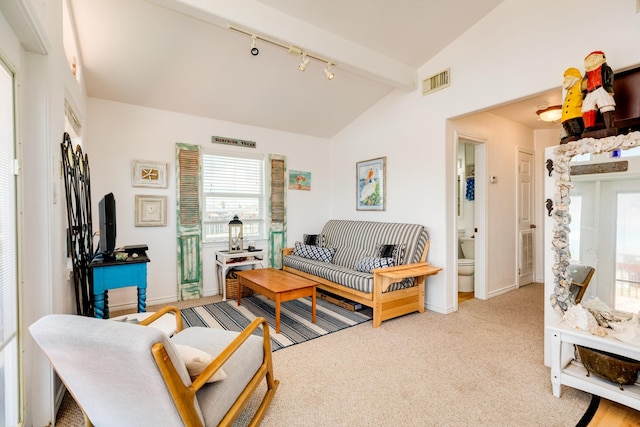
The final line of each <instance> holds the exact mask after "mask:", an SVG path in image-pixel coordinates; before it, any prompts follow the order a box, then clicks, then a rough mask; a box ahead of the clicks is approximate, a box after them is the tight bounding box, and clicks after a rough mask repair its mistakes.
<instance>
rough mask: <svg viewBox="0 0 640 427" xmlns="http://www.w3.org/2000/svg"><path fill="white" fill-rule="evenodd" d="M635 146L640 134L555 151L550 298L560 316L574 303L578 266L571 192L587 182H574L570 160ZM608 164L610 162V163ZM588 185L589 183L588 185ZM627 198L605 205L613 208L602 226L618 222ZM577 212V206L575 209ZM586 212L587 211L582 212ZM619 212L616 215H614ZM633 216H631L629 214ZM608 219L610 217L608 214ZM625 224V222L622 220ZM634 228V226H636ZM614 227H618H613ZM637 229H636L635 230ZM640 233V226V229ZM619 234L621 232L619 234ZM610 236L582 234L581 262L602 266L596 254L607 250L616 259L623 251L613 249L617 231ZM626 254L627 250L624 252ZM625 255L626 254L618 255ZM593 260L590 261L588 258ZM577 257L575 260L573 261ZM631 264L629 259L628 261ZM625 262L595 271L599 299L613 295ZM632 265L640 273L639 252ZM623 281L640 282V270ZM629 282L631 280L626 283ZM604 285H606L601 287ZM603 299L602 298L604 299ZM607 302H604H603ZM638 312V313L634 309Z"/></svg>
mask: <svg viewBox="0 0 640 427" xmlns="http://www.w3.org/2000/svg"><path fill="white" fill-rule="evenodd" d="M636 146H640V132H631V133H628V134H626V135H618V136H614V137H608V138H601V139H593V138H585V139H581V140H579V141H573V142H570V143H568V144H565V145H560V146H558V147H556V148H555V149H554V150H553V159H552V160H553V175H554V181H555V193H554V200H553V211H552V213H551V215H552V217H553V219H554V229H553V239H552V248H551V249H552V250H553V251H554V252H555V262H554V265H553V267H552V272H553V277H554V292H553V294H552V295H551V305H552V306H553V307H554V309H555V310H556V311H558V312H559V313H561V314H562V313H564V312H565V311H566V310H567V308H568V307H569V306H571V305H572V304H573V303H572V296H571V292H570V274H569V273H570V272H569V268H568V267H569V265H570V264H572V263H576V259H575V258H574V257H572V254H571V251H570V250H569V247H570V242H572V243H571V246H572V247H573V246H575V245H574V242H575V240H574V241H572V238H573V236H572V235H571V228H572V224H571V222H572V221H571V217H572V215H571V207H570V205H571V198H572V193H571V192H572V190H573V189H574V187H575V186H576V185H577V186H579V187H583V188H582V191H584V187H585V186H584V185H583V183H586V182H587V181H588V180H587V179H584V178H578V177H576V179H575V182H574V181H572V176H571V164H570V162H571V159H572V158H574V157H575V156H577V155H584V154H591V155H598V154H602V153H610V152H613V151H615V150H618V149H621V150H627V149H630V148H633V147H636ZM607 163H609V162H607ZM629 181H630V182H634V183H635V184H638V183H639V182H640V179H631V180H629ZM587 185H588V184H587ZM600 191H601V188H599V189H598V192H600ZM634 193H636V192H635V191H634V190H631V191H625V190H622V191H620V192H617V193H616V194H618V195H620V194H623V195H624V194H634ZM637 194H638V195H639V197H640V190H638V191H637ZM574 200H577V201H578V204H579V203H580V198H577V199H576V198H575V195H574ZM625 202H626V199H625V198H624V197H622V198H620V197H619V198H618V203H617V205H616V206H613V204H611V205H612V206H605V207H604V208H610V210H611V212H612V214H611V215H608V217H606V218H600V220H601V223H605V222H608V223H618V222H620V221H618V220H617V219H616V218H618V217H615V215H618V214H620V213H624V209H625V204H624V203H625ZM574 209H575V206H574ZM582 211H583V212H584V211H585V210H584V209H583V210H582ZM614 211H617V213H616V214H615V215H614V214H613V212H614ZM629 214H632V213H629ZM594 215H595V216H600V217H602V215H598V214H597V212H594ZM638 215H640V212H639V213H638V214H636V216H635V218H632V220H630V221H626V222H629V223H639V224H640V221H637V218H638ZM605 216H607V215H605ZM582 220H585V218H579V221H582ZM622 222H625V221H624V220H622ZM634 225H635V224H634ZM577 227H579V228H581V229H582V227H581V224H577ZM614 228H615V227H614ZM634 228H636V227H634ZM637 228H638V229H639V230H640V227H637ZM632 231H633V230H631V229H630V230H628V231H626V232H624V231H623V233H625V236H626V237H630V238H632V237H633V236H632ZM618 232H619V231H618ZM607 233H608V236H610V238H601V239H600V240H598V239H596V238H595V237H593V236H588V235H583V233H579V235H580V240H582V241H581V242H579V244H578V246H579V247H581V250H580V255H579V257H584V258H586V259H581V260H578V261H579V262H587V263H598V264H603V266H604V265H605V264H606V263H601V262H599V258H600V257H599V255H598V254H597V251H598V250H600V249H603V248H604V249H607V248H608V249H607V250H608V251H609V253H611V254H613V255H612V256H614V257H615V256H616V253H617V252H618V253H619V252H620V250H617V248H615V247H614V246H613V243H614V242H615V240H616V237H615V236H616V234H615V232H612V231H608V232H607ZM637 241H638V246H640V234H638V237H637ZM590 244H593V247H589V245H590ZM622 252H624V251H622ZM618 255H625V254H618ZM589 257H591V258H589ZM572 258H574V259H572ZM627 261H629V260H627ZM621 262H623V261H621V260H619V259H617V260H613V261H611V260H609V262H608V264H609V265H613V266H614V267H613V270H614V271H611V270H612V268H611V267H609V268H608V270H607V267H603V268H601V266H594V267H596V271H597V273H596V274H598V273H599V276H600V277H599V283H600V284H601V286H599V288H602V289H599V291H598V296H600V295H605V294H607V293H611V294H612V293H613V291H612V287H613V286H615V285H616V282H618V276H619V275H617V274H616V271H615V270H616V267H615V266H616V265H618V264H619V263H621ZM630 264H634V265H638V266H639V270H640V253H638V254H637V259H634V260H631V262H630ZM620 279H621V280H620V282H635V281H638V282H640V271H639V272H638V277H627V278H625V277H621V278H620ZM627 279H630V280H627ZM603 283H604V285H602V284H603ZM637 296H638V298H639V299H640V284H639V285H638V295H637ZM601 299H603V298H601ZM603 301H604V299H603ZM605 302H607V303H610V301H605ZM634 311H637V310H634Z"/></svg>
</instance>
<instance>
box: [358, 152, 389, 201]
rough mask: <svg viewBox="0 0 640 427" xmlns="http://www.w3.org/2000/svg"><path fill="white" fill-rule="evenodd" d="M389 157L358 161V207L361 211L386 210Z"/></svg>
mask: <svg viewBox="0 0 640 427" xmlns="http://www.w3.org/2000/svg"><path fill="white" fill-rule="evenodd" d="M386 162H387V158H386V157H380V158H377V159H371V160H365V161H362V162H358V163H356V196H357V198H356V209H357V210H359V211H383V210H385V203H386V195H385V187H386V184H385V167H386Z"/></svg>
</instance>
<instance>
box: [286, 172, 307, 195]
mask: <svg viewBox="0 0 640 427" xmlns="http://www.w3.org/2000/svg"><path fill="white" fill-rule="evenodd" d="M289 188H290V189H291V190H305V191H311V172H302V171H292V170H290V171H289Z"/></svg>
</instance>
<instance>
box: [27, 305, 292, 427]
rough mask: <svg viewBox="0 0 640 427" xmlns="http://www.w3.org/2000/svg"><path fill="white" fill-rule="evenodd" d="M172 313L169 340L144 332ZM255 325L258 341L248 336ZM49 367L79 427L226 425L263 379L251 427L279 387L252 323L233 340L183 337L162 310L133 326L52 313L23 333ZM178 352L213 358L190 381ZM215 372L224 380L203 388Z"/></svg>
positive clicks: (266, 342) (186, 333)
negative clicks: (81, 420) (78, 416)
mask: <svg viewBox="0 0 640 427" xmlns="http://www.w3.org/2000/svg"><path fill="white" fill-rule="evenodd" d="M169 312H173V313H174V314H175V318H176V330H177V333H176V334H175V335H173V336H172V337H171V338H169V337H168V336H167V335H166V334H165V333H164V332H162V331H161V330H159V329H156V328H154V327H141V326H140V325H148V324H150V323H151V322H153V321H154V320H156V319H158V318H159V317H160V316H162V315H164V314H166V313H169ZM260 326H262V331H263V332H262V337H261V336H257V335H253V332H254V331H255V330H256V329H258V328H259V327H260ZM29 330H30V332H31V335H32V336H33V338H34V339H35V341H36V342H37V343H38V345H39V346H40V347H41V348H42V350H43V351H44V353H45V354H46V355H47V357H48V358H49V360H50V361H51V364H52V365H53V368H54V369H55V370H56V372H57V373H58V375H59V377H60V378H61V380H62V381H63V383H64V384H65V386H66V387H67V389H68V390H69V392H70V393H71V394H72V396H73V397H74V399H75V400H76V402H77V403H78V405H80V407H81V408H82V410H83V411H84V413H85V418H86V425H87V426H92V425H96V426H100V427H103V426H125V425H130V426H189V427H190V426H217V425H222V426H227V425H231V424H233V422H234V420H235V419H236V418H237V417H238V415H239V414H240V412H241V411H242V409H243V408H244V407H245V405H246V403H247V402H248V400H249V398H250V397H251V395H252V394H253V393H254V391H255V390H256V389H257V388H258V386H259V385H260V383H261V382H262V380H263V379H265V380H266V385H267V390H266V392H265V395H264V397H263V399H262V402H261V404H260V406H259V407H258V409H257V410H256V412H255V415H254V417H253V419H252V422H251V425H259V424H260V422H261V421H262V419H263V418H264V415H265V413H266V411H267V409H268V407H269V404H270V403H271V400H272V399H273V396H274V394H275V391H276V389H277V387H278V384H279V381H278V380H276V379H275V378H274V376H273V366H272V360H271V341H270V339H269V327H268V325H267V323H266V321H265V320H264V319H262V318H258V319H255V320H254V321H253V322H252V323H251V324H250V325H249V326H247V328H246V329H245V330H243V331H242V332H240V333H237V332H230V331H224V330H217V329H211V328H201V327H191V328H186V329H184V330H183V328H182V317H181V315H180V311H179V310H178V309H176V308H175V307H167V308H165V309H162V310H160V311H158V312H156V313H155V314H153V315H152V316H150V317H148V318H147V319H145V320H144V321H142V322H140V324H131V323H126V322H118V321H113V320H102V319H95V318H89V317H83V316H75V315H66V314H52V315H48V316H45V317H43V318H41V319H39V320H38V321H36V322H35V323H34V324H33V325H31V326H30V327H29ZM179 346H187V347H188V348H193V349H196V350H195V351H196V352H198V351H204V352H206V353H208V354H210V355H212V356H213V357H211V358H212V359H213V361H212V362H210V363H209V364H208V365H206V367H204V370H203V371H202V373H200V374H199V375H198V376H197V377H195V378H193V379H192V378H191V377H190V376H189V372H188V370H187V366H186V364H185V360H184V359H183V356H181V355H180V352H179V351H178V348H179ZM220 369H222V370H223V371H224V374H226V378H225V379H223V380H220V381H217V382H207V381H208V380H209V379H210V378H212V377H213V375H214V374H215V373H216V372H218V371H220Z"/></svg>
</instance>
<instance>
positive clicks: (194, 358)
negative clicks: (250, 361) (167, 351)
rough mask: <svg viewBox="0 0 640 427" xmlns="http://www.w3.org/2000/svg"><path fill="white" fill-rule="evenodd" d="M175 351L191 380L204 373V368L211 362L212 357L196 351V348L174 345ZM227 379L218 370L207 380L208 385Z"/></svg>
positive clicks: (222, 372) (225, 375) (204, 352)
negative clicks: (185, 366)
mask: <svg viewBox="0 0 640 427" xmlns="http://www.w3.org/2000/svg"><path fill="white" fill-rule="evenodd" d="M176 350H178V353H179V354H180V357H182V360H184V364H185V365H187V371H189V375H190V376H191V379H192V380H193V379H195V378H196V377H197V376H198V375H200V374H201V373H202V371H204V368H206V367H207V366H209V365H210V364H211V362H213V356H212V355H210V354H209V353H207V352H206V351H202V350H198V349H197V348H194V347H191V346H188V345H181V344H176ZM226 378H227V374H225V372H224V371H223V370H222V369H218V370H217V371H216V373H215V374H213V375H212V376H211V378H209V379H208V380H207V382H208V383H214V382H216V381H222V380H224V379H226Z"/></svg>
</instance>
